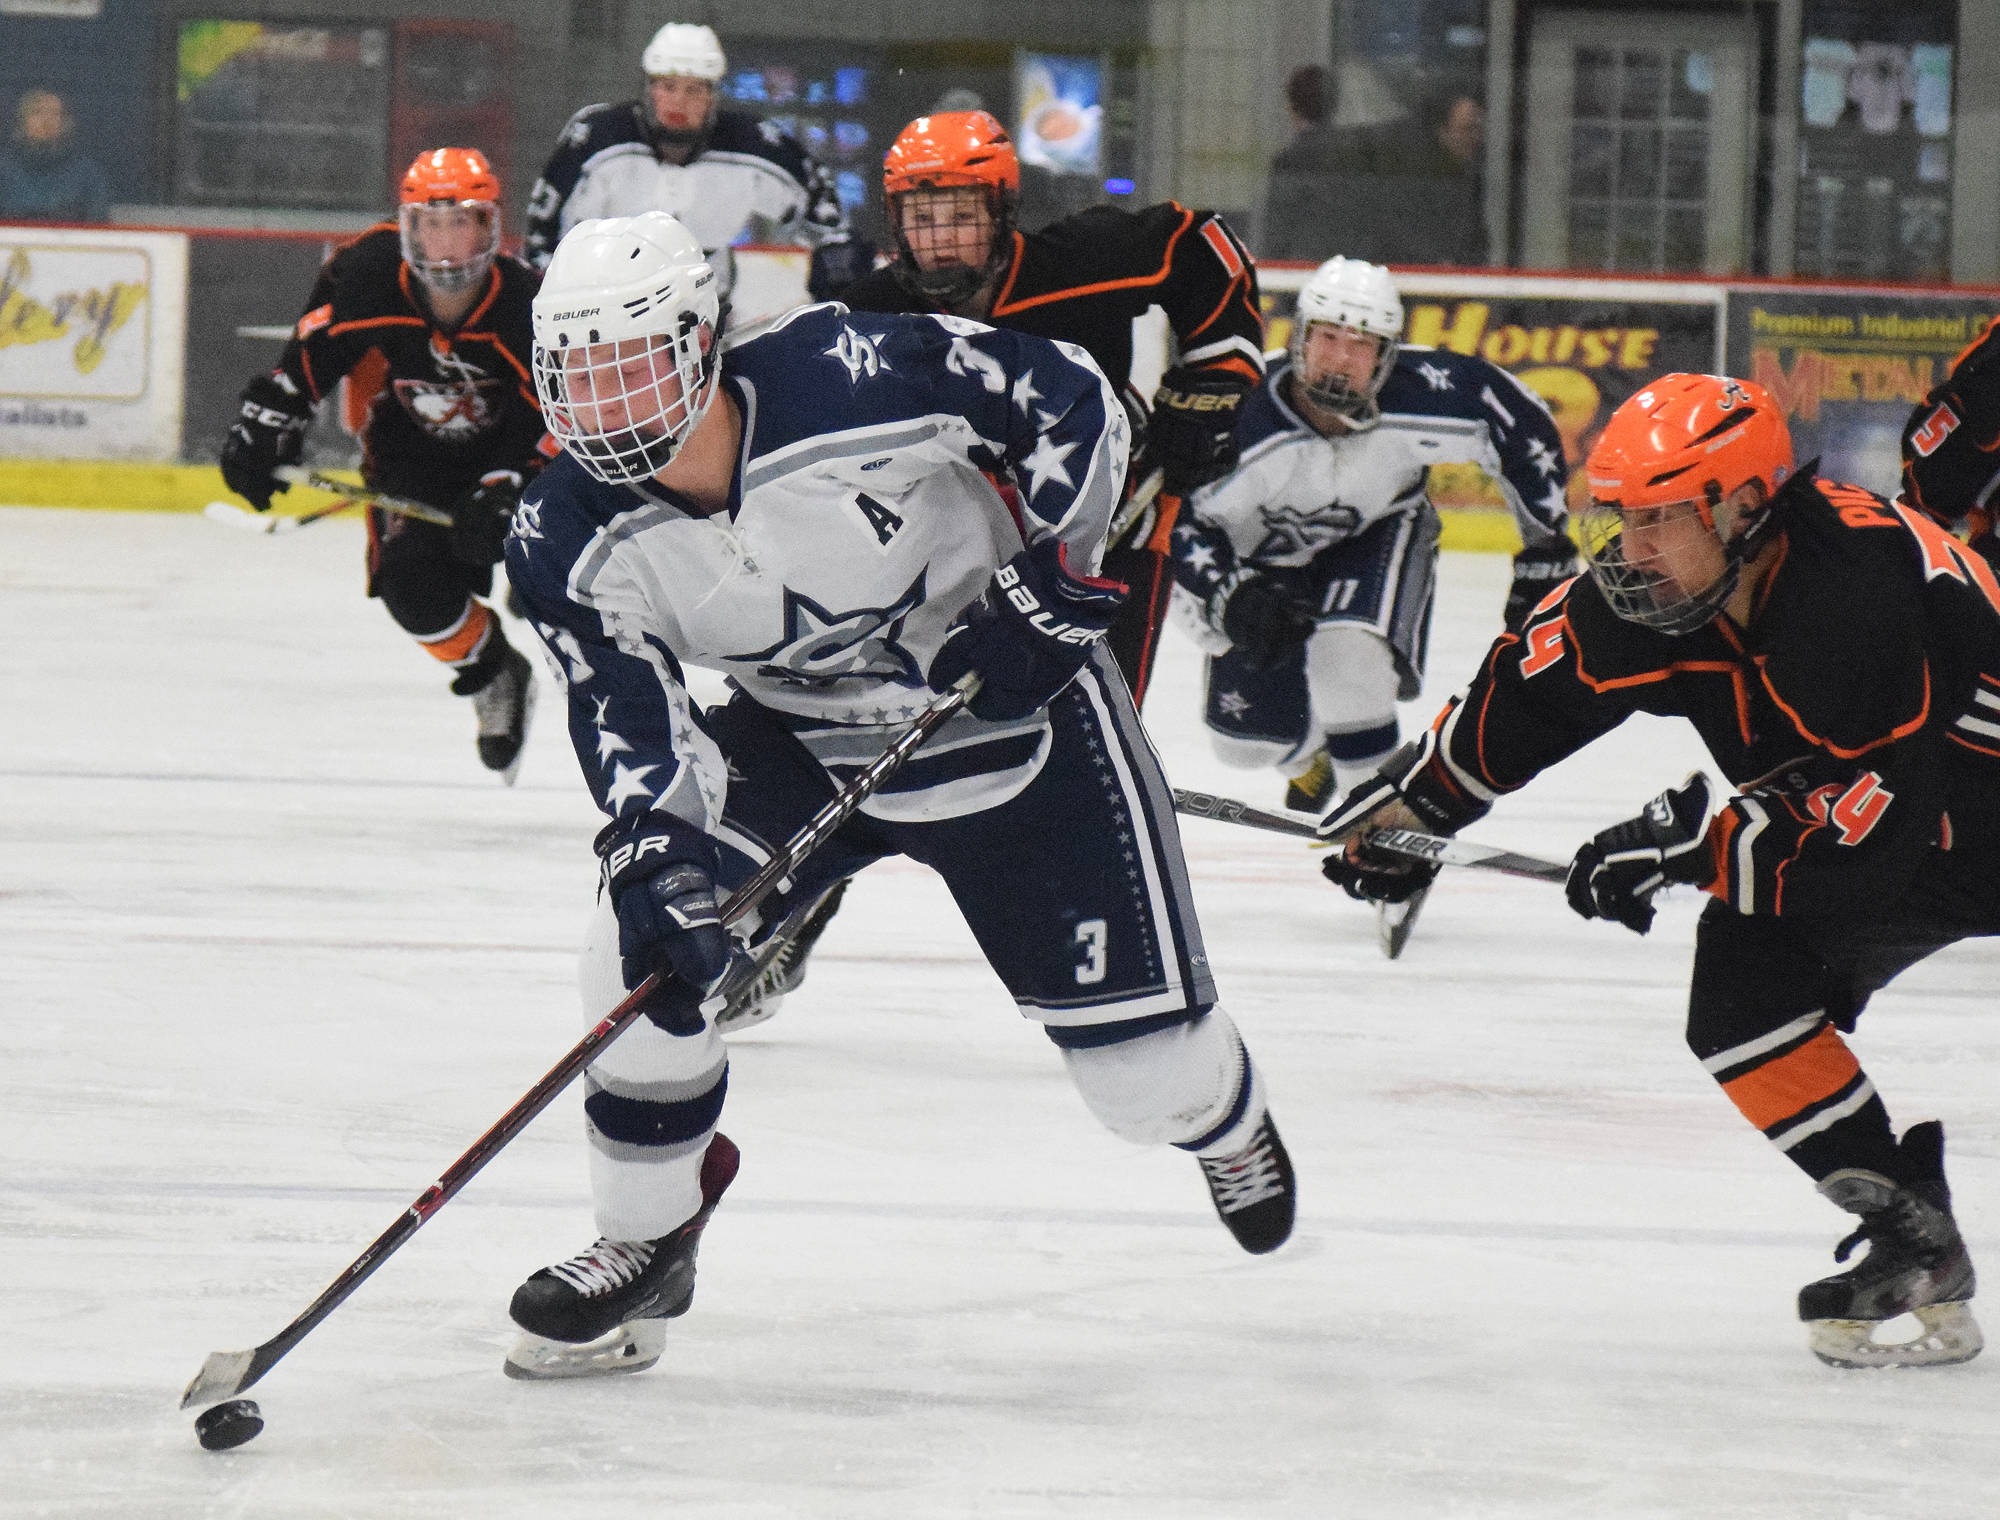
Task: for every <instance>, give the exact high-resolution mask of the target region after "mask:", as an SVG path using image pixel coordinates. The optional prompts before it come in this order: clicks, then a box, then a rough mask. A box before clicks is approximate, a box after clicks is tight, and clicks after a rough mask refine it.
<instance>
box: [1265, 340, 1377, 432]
mask: <svg viewBox="0 0 2000 1520" xmlns="http://www.w3.org/2000/svg"><path fill="white" fill-rule="evenodd" d="M1315 327H1332V328H1335V329H1337V330H1339V331H1341V332H1350V333H1354V334H1356V335H1357V336H1359V337H1363V338H1372V339H1374V340H1375V347H1376V353H1375V364H1374V367H1373V368H1372V369H1370V370H1369V372H1368V379H1367V380H1366V381H1365V382H1364V383H1363V384H1361V385H1358V386H1357V385H1352V384H1350V383H1349V382H1348V379H1347V376H1345V375H1340V374H1332V375H1321V376H1318V377H1317V378H1315V377H1313V376H1311V375H1309V374H1308V373H1307V372H1306V335H1307V334H1308V333H1310V332H1311V331H1312V330H1313V329H1314V328H1315ZM1287 347H1288V348H1289V350H1290V356H1291V361H1292V381H1293V383H1294V384H1295V385H1297V386H1298V388H1299V389H1300V390H1301V391H1303V392H1304V393H1305V396H1306V399H1307V400H1308V401H1310V402H1312V404H1313V405H1314V406H1319V407H1324V408H1325V409H1326V410H1327V411H1329V412H1336V413H1338V414H1339V415H1340V416H1342V417H1345V418H1346V419H1347V421H1348V424H1349V425H1350V426H1351V427H1354V428H1357V429H1360V428H1371V427H1373V426H1374V425H1375V424H1376V423H1377V422H1379V421H1381V420H1382V414H1381V411H1380V410H1379V409H1378V408H1377V407H1376V405H1375V398H1376V397H1377V396H1379V395H1381V394H1382V387H1383V386H1385V385H1387V384H1388V383H1389V372H1390V371H1391V370H1393V369H1394V368H1395V367H1396V349H1397V343H1396V340H1395V339H1394V338H1391V337H1384V336H1383V335H1382V334H1381V333H1377V332H1370V331H1368V329H1366V328H1364V327H1350V326H1348V325H1347V324H1346V323H1344V322H1313V321H1304V320H1295V321H1294V322H1293V324H1292V340H1291V342H1290V344H1288V345H1287Z"/></svg>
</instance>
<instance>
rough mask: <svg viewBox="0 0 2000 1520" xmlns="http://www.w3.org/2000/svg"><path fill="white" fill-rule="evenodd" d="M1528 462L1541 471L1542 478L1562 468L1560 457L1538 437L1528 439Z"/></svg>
mask: <svg viewBox="0 0 2000 1520" xmlns="http://www.w3.org/2000/svg"><path fill="white" fill-rule="evenodd" d="M1528 463H1529V464H1531V465H1533V466H1534V467H1535V468H1536V469H1538V470H1540V471H1541V472H1542V478H1543V479H1544V480H1546V479H1547V478H1548V477H1550V476H1551V475H1553V474H1555V472H1556V471H1557V470H1559V469H1561V468H1562V459H1561V457H1560V456H1559V455H1557V453H1556V451H1555V450H1554V449H1552V448H1550V447H1549V446H1548V445H1547V444H1546V443H1543V442H1542V440H1541V439H1539V438H1530V439H1529V440H1528Z"/></svg>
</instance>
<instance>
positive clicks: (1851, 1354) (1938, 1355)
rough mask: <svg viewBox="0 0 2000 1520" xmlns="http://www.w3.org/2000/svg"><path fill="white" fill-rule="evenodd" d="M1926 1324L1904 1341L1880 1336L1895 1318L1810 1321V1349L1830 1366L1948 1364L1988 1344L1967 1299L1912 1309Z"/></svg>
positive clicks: (1964, 1357)
mask: <svg viewBox="0 0 2000 1520" xmlns="http://www.w3.org/2000/svg"><path fill="white" fill-rule="evenodd" d="M1910 1314H1911V1316H1913V1317H1914V1318H1915V1319H1916V1320H1917V1321H1918V1322H1919V1324H1920V1325H1921V1326H1922V1330H1921V1333H1919V1334H1917V1335H1914V1336H1912V1337H1911V1338H1910V1339H1909V1340H1906V1341H1878V1340H1876V1339H1875V1332H1876V1331H1877V1330H1879V1329H1881V1328H1882V1327H1883V1326H1885V1325H1892V1324H1894V1323H1896V1321H1895V1320H1869V1319H1815V1320H1808V1321H1807V1322H1806V1323H1807V1327H1808V1344H1810V1345H1811V1347H1812V1354H1813V1355H1814V1356H1816V1357H1818V1358H1819V1359H1820V1360H1821V1361H1823V1362H1825V1363H1826V1364H1827V1366H1829V1367H1845V1368H1851V1369H1858V1368H1869V1367H1949V1366H1952V1365H1954V1364H1955V1363H1958V1362H1969V1361H1971V1360H1972V1359H1973V1358H1974V1357H1975V1356H1977V1355H1979V1352H1980V1349H1981V1348H1982V1347H1983V1346H1985V1344H1986V1337H1985V1336H1984V1335H1982V1334H1981V1333H1980V1329H1979V1321H1977V1320H1975V1319H1974V1318H1973V1317H1972V1306H1971V1305H1970V1304H1968V1303H1965V1302H1963V1301H1961V1302H1958V1303H1949V1304H1925V1305H1924V1306H1923V1307H1922V1308H1920V1309H1912V1310H1911V1311H1910Z"/></svg>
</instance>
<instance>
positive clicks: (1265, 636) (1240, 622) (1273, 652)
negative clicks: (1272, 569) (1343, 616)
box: [1220, 571, 1319, 670]
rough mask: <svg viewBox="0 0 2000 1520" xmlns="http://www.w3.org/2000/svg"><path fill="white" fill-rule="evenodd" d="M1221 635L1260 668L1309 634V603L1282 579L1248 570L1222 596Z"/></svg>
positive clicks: (1311, 624) (1311, 622)
mask: <svg viewBox="0 0 2000 1520" xmlns="http://www.w3.org/2000/svg"><path fill="white" fill-rule="evenodd" d="M1220 624H1221V627H1222V632H1223V636H1224V637H1225V638H1227V639H1228V640H1229V643H1230V645H1231V647H1232V648H1234V649H1235V651H1236V652H1237V653H1238V654H1240V655H1242V656H1243V657H1244V658H1245V659H1246V660H1248V661H1249V662H1250V663H1251V664H1252V665H1254V666H1255V667H1256V668H1257V669H1259V670H1264V669H1267V668H1268V667H1270V666H1272V665H1275V664H1276V663H1277V662H1278V661H1279V660H1281V659H1283V658H1284V657H1285V656H1286V655H1288V654H1290V653H1291V652H1292V651H1293V650H1294V649H1297V648H1298V647H1299V646H1300V645H1301V644H1303V643H1305V641H1306V640H1307V639H1309V638H1311V637H1312V635H1313V630H1314V629H1315V628H1317V627H1318V626H1319V620H1318V619H1317V618H1316V617H1314V616H1313V609H1312V605H1311V604H1310V603H1309V602H1307V601H1306V600H1305V599H1304V598H1303V597H1302V596H1300V595H1299V594H1298V593H1297V592H1296V591H1294V590H1293V589H1292V588H1291V587H1290V586H1289V585H1287V584H1286V583H1285V582H1284V581H1283V580H1282V579H1280V578H1279V577H1276V576H1271V575H1259V574H1257V573H1256V572H1255V571H1250V572H1247V573H1245V574H1244V575H1242V576H1241V577H1240V578H1239V579H1238V580H1237V582H1236V584H1235V586H1234V587H1232V588H1230V589H1229V590H1228V591H1227V592H1226V593H1225V594H1224V596H1223V600H1222V616H1221V618H1220Z"/></svg>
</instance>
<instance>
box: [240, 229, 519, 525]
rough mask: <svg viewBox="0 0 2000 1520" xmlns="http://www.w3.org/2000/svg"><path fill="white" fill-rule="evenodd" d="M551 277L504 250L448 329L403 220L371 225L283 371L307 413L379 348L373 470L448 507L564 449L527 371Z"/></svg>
mask: <svg viewBox="0 0 2000 1520" xmlns="http://www.w3.org/2000/svg"><path fill="white" fill-rule="evenodd" d="M540 284H541V276H539V275H538V274H536V273H535V271H534V270H532V269H530V268H529V267H528V266H527V265H526V264H523V263H522V262H521V261H520V260H519V259H515V258H511V257H509V256H507V255H504V254H503V255H501V256H499V257H498V258H496V259H494V261H493V269H492V272H491V273H490V274H488V275H487V277H486V289H485V291H484V292H483V293H482V294H481V295H480V298H479V300H478V302H477V303H476V304H475V305H474V306H473V308H472V310H471V311H470V312H468V313H467V314H466V317H465V320H464V321H462V322H461V323H459V325H458V326H457V327H456V328H446V327H441V326H440V325H439V324H438V323H437V321H436V320H435V319H434V318H433V317H432V316H431V313H430V307H429V306H428V305H427V304H426V303H425V302H424V300H423V297H422V290H421V287H420V286H419V285H418V283H417V280H416V277H415V276H414V275H413V274H411V272H410V270H409V268H408V266H407V265H405V264H404V262H403V249H402V240H401V237H400V235H399V234H398V232H397V230H396V228H395V226H394V225H393V224H389V223H384V224H383V225H381V226H377V227H371V228H370V229H369V230H368V231H367V232H364V233H363V234H362V235H361V236H360V237H358V238H356V239H355V240H354V241H353V242H351V243H348V244H346V245H345V246H344V247H342V248H340V249H339V250H338V251H336V252H335V254H334V255H333V257H332V258H330V259H328V260H327V261H326V263H325V264H324V265H322V266H321V268H320V272H319V278H318V279H317V280H315V281H314V282H313V289H312V295H311V296H310V297H308V298H307V302H306V312H305V315H304V316H302V317H300V318H299V320H298V325H297V326H296V327H295V328H294V329H293V331H292V337H291V341H290V342H288V343H287V344H286V345H285V351H284V353H283V354H282V355H281V356H280V357H279V360H278V367H277V370H276V371H275V372H274V375H273V378H275V379H276V380H277V381H278V383H279V385H280V386H282V387H284V388H285V389H286V390H287V391H288V392H289V393H290V394H292V395H295V396H297V397H298V398H299V400H300V403H301V404H300V407H299V410H300V413H301V414H302V415H303V414H304V413H306V412H308V411H309V410H310V409H311V407H313V406H316V405H318V404H319V403H320V402H321V401H323V400H324V399H325V398H326V396H327V394H328V393H329V392H330V391H332V390H333V388H334V386H335V385H337V384H338V383H339V382H340V380H341V379H342V378H343V377H344V376H346V375H347V374H348V373H349V372H351V371H353V370H354V369H355V368H356V367H357V366H360V365H361V364H362V361H363V360H365V359H367V358H368V356H369V355H370V354H371V353H373V354H378V355H380V362H381V363H382V364H383V365H384V366H385V367H386V370H387V376H386V380H385V382H384V384H383V387H382V390H381V391H380V393H379V394H378V395H377V396H376V398H375V402H374V405H373V406H372V407H371V408H370V409H369V413H368V421H367V425H366V427H365V428H364V429H363V431H362V435H361V441H362V446H363V448H364V450H365V451H366V452H365V457H364V461H363V466H362V473H363V475H364V477H365V478H366V479H367V481H368V483H369V484H370V485H371V486H374V487H375V488H376V489H378V490H382V491H387V492H388V493H390V494H391V495H395V496H411V497H416V498H417V499H419V500H423V501H432V502H437V503H440V504H446V503H449V502H451V501H452V500H453V499H454V498H456V497H457V496H458V495H459V494H460V493H462V492H464V491H468V490H470V489H471V488H472V487H473V486H475V485H477V484H478V482H479V478H480V476H482V475H484V474H486V473H488V472H489V471H492V470H515V471H518V472H520V473H521V474H522V475H523V476H526V475H529V474H532V473H533V472H534V471H536V470H538V469H539V468H541V466H542V465H543V464H545V463H547V462H548V460H549V459H551V458H553V457H554V454H555V444H554V441H553V440H552V439H551V438H550V437H549V436H548V433H547V430H546V429H545V428H544V427H543V426H542V411H541V407H540V405H539V404H538V403H537V401H536V400H535V387H534V382H533V380H532V379H531V378H530V374H529V370H528V365H529V362H530V358H531V356H532V354H533V351H534V350H533V341H534V340H533V331H532V328H531V326H530V323H529V306H530V303H531V302H532V301H533V300H534V297H535V291H536V289H537V288H538V287H539V286H540Z"/></svg>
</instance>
